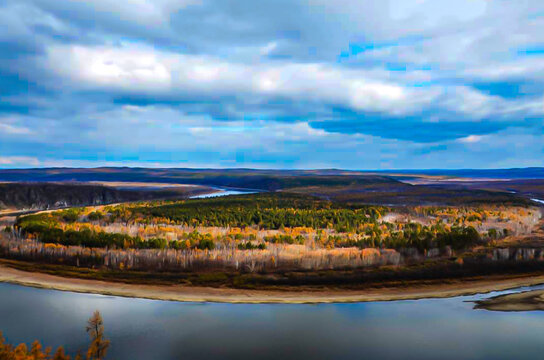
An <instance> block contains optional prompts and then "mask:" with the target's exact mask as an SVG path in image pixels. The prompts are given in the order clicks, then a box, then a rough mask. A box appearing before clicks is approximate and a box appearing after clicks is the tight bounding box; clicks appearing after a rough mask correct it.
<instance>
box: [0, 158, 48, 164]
mask: <svg viewBox="0 0 544 360" xmlns="http://www.w3.org/2000/svg"><path fill="white" fill-rule="evenodd" d="M0 165H9V166H17V165H23V166H38V165H40V161H39V160H38V159H37V158H34V157H30V156H0Z"/></svg>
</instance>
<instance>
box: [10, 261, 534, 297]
mask: <svg viewBox="0 0 544 360" xmlns="http://www.w3.org/2000/svg"><path fill="white" fill-rule="evenodd" d="M0 282H5V283H12V284H17V285H23V286H29V287H36V288H43V289H51V290H61V291H71V292H78V293H90V294H102V295H110V296H122V297H133V298H143V299H152V300H166V301H181V302H217V303H255V304H257V303H286V304H305V303H346V302H368V301H395V300H417V299H426V298H446V297H454V296H462V295H474V294H480V293H488V292H492V291H501V290H507V289H512V288H518V287H524V286H534V285H539V284H544V275H536V276H535V275H531V276H528V275H525V276H519V275H518V276H489V277H485V278H476V279H475V278H472V279H463V280H448V281H447V282H436V283H434V284H414V285H410V286H398V287H385V288H369V289H365V290H343V289H342V290H336V289H330V290H323V289H319V290H314V289H308V288H303V289H294V290H285V291H284V290H245V289H233V288H212V287H197V286H185V285H149V284H145V285H139V284H127V283H121V282H106V281H100V280H87V279H79V278H69V277H61V276H55V275H49V274H44V273H37V272H26V271H22V270H17V269H14V268H10V267H7V266H5V265H0Z"/></svg>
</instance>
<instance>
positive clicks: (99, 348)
mask: <svg viewBox="0 0 544 360" xmlns="http://www.w3.org/2000/svg"><path fill="white" fill-rule="evenodd" d="M87 333H88V334H89V336H90V337H91V345H90V346H89V350H87V359H88V360H101V359H103V358H104V357H105V356H106V352H107V350H108V347H109V346H110V341H109V340H107V339H106V338H105V337H104V321H103V320H102V316H101V315H100V312H99V311H98V310H97V311H95V312H94V314H93V316H91V318H90V319H89V321H88V322H87Z"/></svg>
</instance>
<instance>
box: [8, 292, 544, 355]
mask: <svg viewBox="0 0 544 360" xmlns="http://www.w3.org/2000/svg"><path fill="white" fill-rule="evenodd" d="M501 293H505V292H501ZM497 294H499V293H493V294H487V295H477V296H464V297H455V298H449V299H428V300H414V301H395V302H369V303H352V304H319V305H309V304H308V305H288V304H275V305H274V304H258V305H257V304H253V305H249V304H216V303H178V302H168V301H156V300H144V299H132V298H121V297H112V296H103V295H92V294H79V293H71V292H62V291H55V290H43V289H34V288H28V287H23V286H19V285H11V284H0V330H2V331H3V332H4V335H5V337H6V338H7V339H8V341H9V342H11V343H20V342H27V343H29V342H31V341H33V340H34V339H39V340H40V341H42V342H44V343H46V344H47V345H52V346H55V347H56V346H59V345H65V346H66V348H67V350H68V351H69V352H71V353H73V352H74V351H75V350H76V349H83V348H85V347H86V344H87V336H86V334H85V321H86V319H87V318H88V317H89V316H90V315H91V313H92V312H93V311H94V310H96V309H98V310H100V312H101V313H102V315H103V318H104V322H105V327H106V335H107V337H108V338H109V339H110V340H111V347H110V352H109V354H108V356H107V359H130V360H140V359H142V360H143V359H146V360H149V359H157V360H160V359H167V360H168V359H219V358H221V359H237V360H239V359H362V358H366V359H438V358H440V359H494V360H495V359H514V358H515V359H536V358H541V357H542V353H543V352H544V341H542V336H543V335H542V334H544V312H519V313H502V312H491V311H487V310H473V304H472V303H471V302H470V301H473V300H476V299H482V298H484V297H488V296H491V295H497Z"/></svg>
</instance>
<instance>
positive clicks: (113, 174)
mask: <svg viewBox="0 0 544 360" xmlns="http://www.w3.org/2000/svg"><path fill="white" fill-rule="evenodd" d="M0 181H27V182H28V181H32V182H44V181H80V182H87V181H123V182H162V183H178V184H199V185H209V186H219V187H230V188H243V189H256V190H267V191H275V190H281V189H288V188H293V187H304V186H331V185H338V186H340V185H344V186H345V185H356V184H359V185H361V184H364V185H367V184H371V183H392V184H393V183H397V180H394V179H392V178H390V177H388V176H384V175H371V174H364V173H361V172H353V171H344V170H335V169H331V170H252V169H146V168H95V169H70V168H52V169H23V170H21V169H16V170H0Z"/></svg>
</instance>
